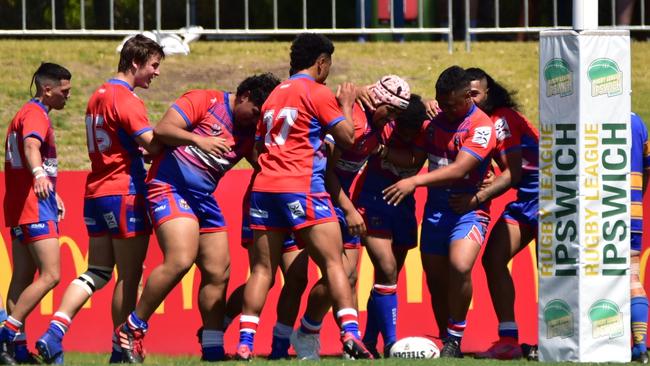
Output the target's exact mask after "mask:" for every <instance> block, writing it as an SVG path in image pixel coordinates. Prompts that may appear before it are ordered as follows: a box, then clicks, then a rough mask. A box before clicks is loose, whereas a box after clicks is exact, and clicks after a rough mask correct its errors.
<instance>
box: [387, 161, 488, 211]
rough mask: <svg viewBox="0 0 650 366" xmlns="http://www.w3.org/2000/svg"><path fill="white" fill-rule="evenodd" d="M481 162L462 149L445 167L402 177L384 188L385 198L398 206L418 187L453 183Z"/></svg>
mask: <svg viewBox="0 0 650 366" xmlns="http://www.w3.org/2000/svg"><path fill="white" fill-rule="evenodd" d="M479 163H480V162H479V160H478V159H476V158H475V157H474V156H472V154H470V153H468V152H465V151H461V152H459V153H458V156H457V157H456V160H455V161H454V162H453V163H451V164H449V165H447V166H445V167H442V168H439V169H436V170H432V171H430V172H428V173H425V174H418V175H415V176H412V177H410V178H406V179H402V180H400V181H399V182H397V183H395V184H393V185H392V186H390V187H388V188H386V189H384V190H383V191H382V192H383V193H384V200H386V201H387V202H388V203H389V204H391V205H395V206H396V205H398V204H399V203H400V202H402V200H403V199H404V198H405V197H406V196H408V195H410V194H413V192H414V191H415V188H417V187H422V186H428V187H442V186H447V185H450V184H453V183H454V182H456V181H457V180H459V179H462V178H463V177H465V176H466V175H467V174H468V173H469V172H470V171H472V170H473V169H476V168H477V167H478V165H479Z"/></svg>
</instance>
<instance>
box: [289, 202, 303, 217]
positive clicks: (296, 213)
mask: <svg viewBox="0 0 650 366" xmlns="http://www.w3.org/2000/svg"><path fill="white" fill-rule="evenodd" d="M287 207H288V208H289V211H291V217H292V218H294V219H297V218H299V217H305V209H303V208H302V205H301V204H300V201H293V202H289V203H287Z"/></svg>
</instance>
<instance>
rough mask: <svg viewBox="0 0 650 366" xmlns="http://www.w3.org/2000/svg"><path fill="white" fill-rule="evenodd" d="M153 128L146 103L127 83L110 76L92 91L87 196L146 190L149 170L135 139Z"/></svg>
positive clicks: (87, 120)
mask: <svg viewBox="0 0 650 366" xmlns="http://www.w3.org/2000/svg"><path fill="white" fill-rule="evenodd" d="M151 129H152V128H151V126H150V125H149V119H148V118H147V109H146V107H145V105H144V103H143V102H142V100H141V99H140V98H138V96H137V95H135V93H134V92H133V88H132V87H131V86H130V85H129V84H128V83H127V82H125V81H123V80H118V79H111V80H109V81H107V82H106V83H104V84H103V85H102V86H100V87H99V89H97V90H96V91H95V92H94V93H93V95H92V96H91V97H90V100H89V101H88V107H87V108H86V133H87V142H88V156H89V157H90V163H91V171H90V174H88V178H87V180H86V194H85V197H86V198H93V197H102V196H111V195H128V194H144V193H145V191H146V187H145V184H144V179H145V177H146V174H147V172H146V170H145V168H144V160H143V158H142V151H141V150H140V147H139V146H138V143H137V142H136V141H135V138H136V137H138V136H140V135H141V134H143V133H145V132H147V131H151Z"/></svg>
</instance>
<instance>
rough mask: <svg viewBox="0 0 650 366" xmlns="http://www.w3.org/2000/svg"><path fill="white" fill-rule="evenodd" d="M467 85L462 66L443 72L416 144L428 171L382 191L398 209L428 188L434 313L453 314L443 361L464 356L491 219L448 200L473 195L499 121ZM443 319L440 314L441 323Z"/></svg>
mask: <svg viewBox="0 0 650 366" xmlns="http://www.w3.org/2000/svg"><path fill="white" fill-rule="evenodd" d="M470 81H471V80H470V77H469V75H468V74H467V72H465V70H464V69H463V68H461V67H459V66H452V67H449V68H448V69H446V70H444V71H443V72H442V73H441V74H440V76H439V78H438V80H437V82H436V100H437V101H438V104H439V107H440V109H441V110H442V112H441V113H440V114H438V115H437V116H436V117H435V118H433V119H432V120H431V123H430V124H429V126H428V127H427V130H426V131H425V133H424V134H422V136H421V137H420V138H419V139H418V141H417V142H416V145H417V146H418V147H419V148H420V149H421V150H422V151H421V152H420V153H419V154H418V156H417V157H416V159H418V160H419V161H423V160H424V159H425V158H426V157H427V156H428V160H429V168H428V169H429V172H428V173H426V174H419V175H415V176H413V177H410V178H405V179H402V180H400V181H399V182H397V183H395V184H393V185H391V186H390V187H388V188H386V189H385V190H384V191H383V193H384V199H385V200H386V201H387V202H388V203H389V204H392V205H398V204H399V203H400V202H402V200H404V199H405V198H406V197H407V196H409V195H411V194H413V192H414V191H415V188H416V187H419V186H426V187H428V194H427V202H426V205H425V211H424V218H423V222H422V237H421V242H420V250H421V252H422V266H423V268H424V270H425V274H426V278H427V284H428V287H429V291H430V292H431V298H432V302H434V304H433V305H434V309H439V308H445V306H444V305H446V308H447V309H448V312H449V318H448V322H447V337H446V338H445V339H444V341H443V343H444V346H443V348H442V351H441V357H462V352H461V349H460V345H461V340H462V337H463V333H464V331H465V327H466V316H467V310H468V308H469V304H470V301H471V299H472V278H471V271H472V267H473V265H474V262H475V260H476V257H477V256H478V253H479V251H480V249H481V245H482V244H483V240H484V236H485V231H486V230H487V224H488V221H489V216H488V213H487V212H486V207H485V206H484V205H483V204H484V202H479V203H480V206H479V207H478V208H476V209H474V210H472V211H470V212H468V213H465V214H457V213H456V212H454V211H453V210H452V209H451V207H450V205H449V201H448V200H449V196H450V195H451V194H453V193H463V192H469V193H476V191H477V189H478V188H477V187H478V186H479V184H480V182H481V181H482V180H483V179H484V178H485V176H486V173H487V170H488V166H489V164H490V161H491V153H492V150H493V149H494V146H495V133H494V124H493V123H492V121H491V120H490V117H488V116H487V115H486V114H485V113H484V112H483V111H481V110H480V109H479V108H478V107H476V105H474V102H473V101H472V97H471V89H470ZM440 294H446V295H447V296H445V297H441V296H440ZM441 305H442V306H441ZM440 316H441V315H439V314H438V313H437V314H436V317H437V319H438V317H440Z"/></svg>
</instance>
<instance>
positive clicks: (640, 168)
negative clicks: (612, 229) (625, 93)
mask: <svg viewBox="0 0 650 366" xmlns="http://www.w3.org/2000/svg"><path fill="white" fill-rule="evenodd" d="M631 154H632V159H631V163H630V173H631V174H630V176H631V177H632V178H631V187H632V192H631V201H632V205H631V206H632V214H631V216H632V217H631V220H630V231H631V232H633V233H639V234H640V233H642V232H643V179H644V177H643V175H644V173H645V174H648V173H650V172H648V169H650V142H648V129H647V128H646V126H645V124H644V123H643V120H642V119H641V117H639V116H638V115H637V114H636V113H632V147H631Z"/></svg>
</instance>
